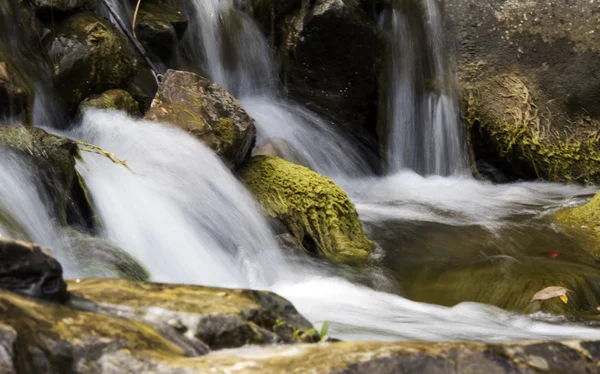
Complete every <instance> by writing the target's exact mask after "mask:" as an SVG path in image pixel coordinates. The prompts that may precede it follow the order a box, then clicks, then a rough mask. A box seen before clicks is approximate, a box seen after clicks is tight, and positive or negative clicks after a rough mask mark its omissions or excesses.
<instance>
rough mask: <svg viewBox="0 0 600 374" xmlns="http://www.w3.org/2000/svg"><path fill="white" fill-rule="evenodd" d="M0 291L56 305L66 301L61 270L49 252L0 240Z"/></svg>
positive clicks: (16, 242)
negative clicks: (52, 302) (56, 302)
mask: <svg viewBox="0 0 600 374" xmlns="http://www.w3.org/2000/svg"><path fill="white" fill-rule="evenodd" d="M0 289H4V290H9V291H13V292H17V293H20V294H22V295H25V296H31V297H35V298H39V299H44V300H51V301H58V302H64V301H66V300H67V298H68V296H67V285H66V284H65V281H64V280H63V278H62V267H61V266H60V264H59V263H58V261H56V260H55V259H54V258H53V257H52V255H51V254H50V252H49V251H48V250H46V249H44V248H41V247H39V246H37V245H35V244H31V243H26V242H19V241H13V240H8V239H3V238H0Z"/></svg>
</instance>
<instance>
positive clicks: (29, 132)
mask: <svg viewBox="0 0 600 374" xmlns="http://www.w3.org/2000/svg"><path fill="white" fill-rule="evenodd" d="M0 147H4V148H6V149H8V150H10V151H12V152H16V153H18V154H19V155H20V156H23V157H24V158H25V160H26V161H27V162H28V164H29V165H30V167H31V169H32V171H33V173H34V175H35V176H36V177H37V179H38V182H39V183H41V185H42V187H43V188H44V189H45V192H46V193H47V194H48V196H49V197H50V198H51V201H52V202H53V204H52V206H53V207H54V210H55V213H56V216H57V217H58V219H59V221H60V222H61V223H63V224H65V223H67V218H68V213H69V211H72V210H73V209H75V208H76V207H79V208H82V207H83V206H82V204H83V205H84V203H85V202H81V201H79V200H77V196H80V194H79V192H80V188H81V186H80V184H79V179H78V178H77V175H76V171H75V159H76V157H78V148H77V144H75V142H73V141H71V140H69V139H65V138H61V137H58V136H55V135H51V134H48V133H47V132H46V131H44V130H42V129H40V128H37V127H22V126H0Z"/></svg>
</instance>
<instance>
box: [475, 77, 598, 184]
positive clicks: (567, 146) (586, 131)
mask: <svg viewBox="0 0 600 374" xmlns="http://www.w3.org/2000/svg"><path fill="white" fill-rule="evenodd" d="M471 79H472V80H471V82H470V83H468V84H465V85H464V87H465V90H466V112H465V119H466V124H467V126H468V127H469V129H470V133H471V136H473V131H478V134H477V135H478V136H482V137H485V138H487V139H489V141H490V142H491V143H492V144H493V146H494V148H496V149H495V151H496V152H497V153H498V156H499V157H500V158H502V159H504V160H505V161H506V162H509V163H512V162H518V163H520V164H522V165H525V166H526V168H528V169H529V170H531V171H532V172H533V173H535V174H536V175H537V177H538V178H540V179H546V180H549V181H573V182H582V183H598V182H600V149H599V143H598V140H599V138H600V132H599V130H598V129H600V124H599V123H598V122H597V121H595V120H592V119H589V118H586V117H578V118H576V119H568V118H564V116H561V115H560V114H557V113H558V111H557V110H555V108H552V107H551V106H550V105H547V104H546V103H545V102H542V100H540V98H539V97H538V96H539V95H540V94H538V92H537V89H536V88H535V85H534V84H532V83H530V84H527V83H526V80H525V78H522V77H520V76H519V75H518V74H515V73H506V74H498V75H494V76H492V77H486V78H484V79H481V80H479V79H478V78H474V79H473V78H471Z"/></svg>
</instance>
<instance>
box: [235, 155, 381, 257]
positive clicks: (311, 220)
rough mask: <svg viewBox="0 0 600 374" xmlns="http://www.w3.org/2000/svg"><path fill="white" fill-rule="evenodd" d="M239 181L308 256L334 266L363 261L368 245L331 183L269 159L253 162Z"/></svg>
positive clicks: (343, 196) (354, 216) (342, 196)
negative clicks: (311, 254) (311, 255)
mask: <svg viewBox="0 0 600 374" xmlns="http://www.w3.org/2000/svg"><path fill="white" fill-rule="evenodd" d="M239 175H240V178H241V179H242V181H243V182H244V184H245V185H246V187H247V188H248V189H249V190H250V192H252V194H254V196H255V198H256V199H257V200H258V202H259V203H260V205H261V207H262V209H263V210H264V212H265V214H266V215H267V216H269V217H273V218H278V219H280V220H281V221H282V222H283V223H284V224H285V225H286V226H287V228H288V229H289V230H290V231H291V233H292V234H293V235H294V237H296V239H298V240H299V241H300V242H301V243H302V244H303V246H304V248H305V249H307V250H308V251H309V252H311V253H314V254H318V255H321V256H323V257H325V258H326V259H328V260H330V261H333V262H338V263H349V264H361V263H364V262H365V261H367V259H368V258H369V255H370V254H371V252H372V250H373V248H374V244H373V242H371V241H370V240H369V238H367V236H366V235H365V233H364V231H363V228H362V223H361V221H360V219H359V218H358V214H357V212H356V209H355V207H354V204H352V202H351V201H350V199H349V198H348V196H347V195H346V193H345V192H344V190H342V189H341V188H340V187H339V186H337V185H336V184H335V183H334V182H333V181H332V180H331V179H329V178H327V177H324V176H322V175H320V174H317V173H315V172H313V171H311V170H309V169H307V168H305V167H303V166H299V165H296V164H293V163H291V162H288V161H285V160H282V159H279V158H276V157H271V156H256V157H253V158H252V159H250V160H249V161H248V162H247V164H246V165H244V167H243V168H242V169H241V170H240V174H239Z"/></svg>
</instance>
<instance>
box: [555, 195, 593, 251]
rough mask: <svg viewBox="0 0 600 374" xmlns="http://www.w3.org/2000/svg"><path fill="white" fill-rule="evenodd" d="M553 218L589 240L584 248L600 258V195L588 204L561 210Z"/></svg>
mask: <svg viewBox="0 0 600 374" xmlns="http://www.w3.org/2000/svg"><path fill="white" fill-rule="evenodd" d="M552 218H553V220H554V222H556V223H558V224H559V225H561V226H562V227H564V228H566V229H567V230H570V231H571V232H575V233H577V234H581V235H583V236H584V239H588V241H587V242H584V245H583V247H584V248H585V249H586V250H588V251H589V252H591V253H592V254H593V255H595V256H600V193H599V194H598V195H596V196H595V197H594V198H593V199H592V200H591V201H590V202H588V203H587V204H584V205H581V206H578V207H574V208H567V209H563V210H560V211H558V212H556V213H555V214H554V215H553V217H552Z"/></svg>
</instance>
